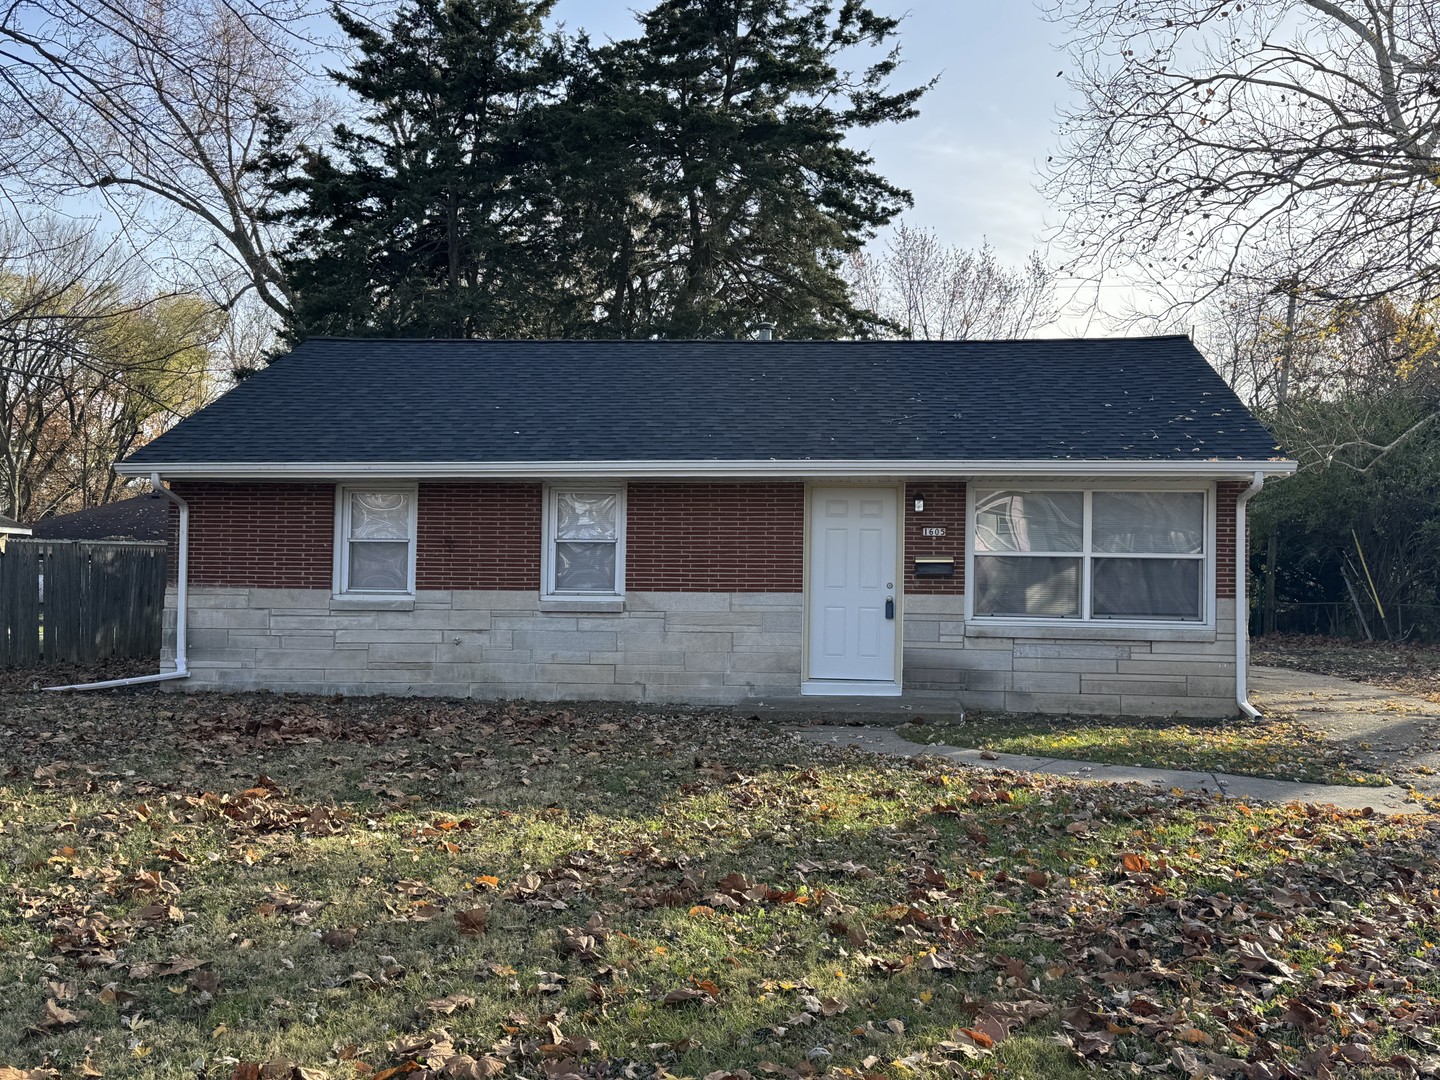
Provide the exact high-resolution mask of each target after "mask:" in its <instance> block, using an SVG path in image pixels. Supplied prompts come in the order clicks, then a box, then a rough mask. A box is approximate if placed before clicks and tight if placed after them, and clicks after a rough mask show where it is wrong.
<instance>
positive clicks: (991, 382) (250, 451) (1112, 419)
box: [129, 337, 1279, 466]
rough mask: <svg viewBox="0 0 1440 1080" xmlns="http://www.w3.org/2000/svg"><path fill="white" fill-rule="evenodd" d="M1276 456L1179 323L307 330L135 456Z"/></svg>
mask: <svg viewBox="0 0 1440 1080" xmlns="http://www.w3.org/2000/svg"><path fill="white" fill-rule="evenodd" d="M1277 456H1279V455H1278V451H1277V449H1276V444H1275V440H1274V439H1273V438H1272V437H1271V435H1270V434H1269V433H1268V432H1267V431H1266V430H1265V429H1264V428H1263V427H1261V425H1260V424H1259V423H1258V422H1257V421H1256V420H1255V418H1254V417H1253V416H1251V415H1250V413H1249V411H1248V410H1247V409H1246V408H1245V406H1244V405H1243V404H1241V402H1240V401H1239V399H1238V398H1236V396H1235V395H1234V393H1232V392H1231V390H1230V389H1229V387H1227V386H1226V385H1225V382H1224V380H1222V379H1221V378H1220V376H1219V375H1218V374H1216V372H1215V371H1214V369H1212V368H1211V367H1210V365H1209V364H1207V363H1206V362H1205V359H1204V357H1202V356H1201V355H1200V353H1199V351H1198V350H1197V349H1196V348H1195V346H1194V345H1193V344H1192V343H1191V342H1190V340H1189V339H1188V338H1185V337H1154V338H1111V339H1093V338H1091V339H1069V340H1049V341H946V342H903V341H877V342H822V341H773V342H761V341H415V340H379V339H366V340H361V339H341V338H318V339H312V340H310V341H308V342H306V343H305V344H303V345H301V346H300V347H299V348H297V349H296V350H295V351H294V352H293V353H291V354H290V355H289V356H286V357H284V358H283V359H281V360H279V361H277V362H276V363H274V364H272V365H271V366H270V367H269V368H266V369H265V370H264V371H261V372H260V373H259V374H257V375H254V376H252V377H250V378H249V379H247V380H245V381H244V382H242V383H241V384H240V385H239V386H237V387H236V388H235V389H234V390H232V391H230V392H229V393H228V394H226V395H225V396H224V397H222V398H221V399H220V400H219V401H217V402H215V403H214V404H212V405H211V406H209V407H208V408H206V409H204V410H203V411H201V412H199V413H197V414H196V415H194V416H192V417H190V418H189V419H187V420H185V421H183V422H182V423H180V424H179V425H177V426H176V427H175V428H174V429H172V430H171V431H169V432H168V433H167V434H165V435H162V436H161V437H160V438H159V439H157V440H155V441H154V442H152V443H150V444H149V445H148V446H146V447H144V448H143V449H141V450H139V451H138V452H136V453H135V454H133V455H132V456H131V457H130V459H129V464H131V465H133V466H152V465H153V466H164V465H166V464H179V463H205V464H214V463H221V462H226V463H238V462H246V463H248V462H255V463H279V462H297V463H298V462H305V463H310V462H407V463H408V462H423V461H440V462H511V461H513V462H524V461H664V460H678V461H691V460H693V461H724V460H855V461H885V460H984V461H1003V460H1007V459H1022V460H1038V459H1055V460H1066V459H1070V460H1076V459H1096V460H1112V461H1113V460H1135V461H1202V460H1206V459H1221V460H1232V461H1233V460H1237V459H1242V460H1265V459H1269V458H1273V457H1277Z"/></svg>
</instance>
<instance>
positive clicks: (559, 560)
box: [544, 485, 625, 598]
mask: <svg viewBox="0 0 1440 1080" xmlns="http://www.w3.org/2000/svg"><path fill="white" fill-rule="evenodd" d="M544 573H545V595H546V596H553V597H561V598H564V597H592V598H593V597H618V596H621V595H623V594H624V592H625V489H624V488H623V487H619V486H613V485H610V486H595V485H583V486H581V485H575V486H563V485H555V486H552V487H550V488H548V489H547V490H546V496H545V568H544Z"/></svg>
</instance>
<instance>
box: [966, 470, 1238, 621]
mask: <svg viewBox="0 0 1440 1080" xmlns="http://www.w3.org/2000/svg"><path fill="white" fill-rule="evenodd" d="M993 491H1019V492H1047V491H1081V492H1083V493H1084V495H1085V499H1084V519H1083V524H1082V526H1081V535H1080V540H1081V546H1080V550H1078V551H1065V552H1044V553H1043V555H1045V556H1049V557H1053V558H1078V559H1079V560H1080V613H1079V615H1077V616H1073V617H1069V618H1065V617H1055V616H1046V615H985V614H976V612H975V557H976V551H975V532H976V528H977V519H978V518H979V506H980V496H981V494H982V493H983V492H993ZM1097 491H1101V492H1104V491H1133V492H1166V491H1192V492H1199V493H1201V494H1203V495H1204V496H1205V526H1204V528H1205V551H1204V553H1203V555H1201V556H1198V557H1196V556H1186V555H1180V556H1176V555H1174V554H1164V553H1140V554H1132V553H1130V552H1118V551H1115V552H1099V553H1096V552H1094V551H1092V550H1091V544H1092V539H1091V520H1090V514H1091V496H1092V495H1093V494H1094V493H1095V492H1097ZM965 505H966V521H965V618H966V619H967V620H968V621H971V622H975V623H983V624H985V625H986V626H992V625H1014V626H1016V627H1026V626H1068V627H1070V628H1072V629H1074V630H1076V631H1077V633H1078V632H1079V631H1080V630H1081V628H1083V627H1089V628H1094V627H1100V626H1105V627H1118V628H1122V629H1135V630H1154V629H1157V628H1164V629H1183V630H1214V628H1215V607H1216V601H1215V582H1216V578H1215V560H1216V554H1217V553H1216V550H1215V514H1216V498H1215V485H1214V483H1209V484H1203V485H1201V484H1194V483H1188V484H1187V483H1183V482H1177V483H1159V482H1155V481H1143V482H1137V483H1133V484H1124V483H1088V484H1087V483H1078V482H1074V481H1068V482H1067V481H1055V482H1053V483H1036V482H1035V481H1034V480H1032V479H1029V478H1027V479H1025V480H1022V481H1018V482H1015V483H1006V482H1005V481H1004V480H1003V479H997V480H995V481H993V482H992V481H989V480H987V481H986V482H985V483H984V484H975V483H971V484H970V485H969V487H968V490H967V491H966V498H965ZM979 554H980V557H981V558H983V557H985V556H986V555H1014V554H1016V553H1015V552H1007V551H994V552H980V553H979ZM1041 555H1042V553H1036V557H1040V556H1041ZM1022 557H1023V553H1022ZM1177 557H1178V558H1195V559H1196V561H1198V562H1201V563H1202V564H1203V565H1202V568H1201V572H1200V589H1201V592H1202V595H1201V598H1200V618H1199V619H1106V618H1093V617H1092V616H1091V614H1090V606H1091V594H1090V573H1091V566H1092V565H1093V563H1092V560H1093V559H1097V558H1100V559H1105V558H1136V559H1148V558H1155V559H1173V558H1177Z"/></svg>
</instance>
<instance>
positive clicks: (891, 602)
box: [885, 596, 895, 619]
mask: <svg viewBox="0 0 1440 1080" xmlns="http://www.w3.org/2000/svg"><path fill="white" fill-rule="evenodd" d="M885 618H887V619H893V618H895V598H894V597H893V596H887V597H885Z"/></svg>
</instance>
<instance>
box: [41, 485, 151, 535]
mask: <svg viewBox="0 0 1440 1080" xmlns="http://www.w3.org/2000/svg"><path fill="white" fill-rule="evenodd" d="M169 515H170V503H169V501H167V500H166V499H165V498H164V497H163V496H161V495H158V494H156V493H155V492H153V491H149V492H146V493H145V494H143V495H136V496H134V497H132V498H129V499H122V500H121V501H120V502H113V503H105V504H104V505H103V506H92V507H90V509H88V510H77V511H75V512H74V513H73V514H57V515H55V516H54V517H47V518H41V519H40V520H39V521H37V522H35V523H34V524H33V526H32V528H33V529H34V533H35V537H36V539H38V540H164V539H165V538H166V537H167V536H168V535H169V527H170V516H169Z"/></svg>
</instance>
